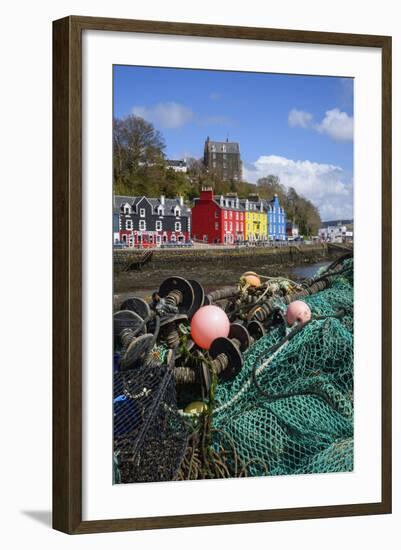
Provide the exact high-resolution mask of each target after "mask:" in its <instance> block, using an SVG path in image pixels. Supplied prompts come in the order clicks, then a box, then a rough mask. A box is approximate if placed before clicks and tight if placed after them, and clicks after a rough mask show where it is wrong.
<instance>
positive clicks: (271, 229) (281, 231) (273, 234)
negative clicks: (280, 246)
mask: <svg viewBox="0 0 401 550" xmlns="http://www.w3.org/2000/svg"><path fill="white" fill-rule="evenodd" d="M265 209H266V212H267V234H268V238H269V240H271V241H285V240H286V239H287V232H286V223H287V220H286V214H285V211H284V208H283V207H282V206H280V201H279V200H278V196H277V195H274V198H273V199H272V200H271V201H265Z"/></svg>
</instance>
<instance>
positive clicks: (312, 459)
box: [212, 259, 353, 476]
mask: <svg viewBox="0 0 401 550" xmlns="http://www.w3.org/2000/svg"><path fill="white" fill-rule="evenodd" d="M352 268H353V260H352V259H350V260H346V261H345V262H344V263H343V266H342V269H341V271H340V272H339V273H338V275H336V276H335V278H334V279H333V280H332V283H331V286H330V287H329V288H327V289H326V290H323V291H321V292H318V293H316V294H314V295H311V296H308V297H306V298H304V301H305V302H307V303H308V305H309V306H310V308H311V311H312V314H313V320H312V321H311V322H310V323H308V324H307V325H305V327H304V328H303V329H302V330H300V331H299V332H298V333H297V334H296V335H295V336H294V337H293V338H291V339H287V340H286V339H285V327H282V326H279V327H277V328H274V329H273V330H271V331H270V332H269V333H268V334H267V335H265V336H264V337H263V338H261V339H260V340H259V341H258V342H256V343H255V344H254V345H253V346H252V347H251V348H250V349H249V350H248V351H247V352H246V353H245V362H244V367H243V369H242V370H241V372H240V373H239V374H238V376H237V377H236V378H235V379H234V380H233V381H231V382H225V383H220V384H218V385H217V386H216V389H215V403H214V410H213V413H212V427H213V428H214V429H215V430H216V435H215V436H214V437H213V440H212V445H213V448H214V450H215V451H216V452H217V453H224V455H225V456H228V460H232V461H234V460H238V459H239V460H240V461H241V462H242V463H244V464H247V465H248V470H249V475H254V476H257V475H265V474H266V470H267V473H268V475H286V474H298V473H303V474H306V473H323V472H339V471H341V472H344V471H351V470H352V469H353V275H352V273H353V270H352ZM319 275H320V274H318V275H317V277H318V276H319ZM317 277H316V278H317ZM281 342H282V343H281ZM280 343H281V344H280ZM277 344H279V346H278V349H276V347H275V346H276V345H277ZM212 433H213V432H212Z"/></svg>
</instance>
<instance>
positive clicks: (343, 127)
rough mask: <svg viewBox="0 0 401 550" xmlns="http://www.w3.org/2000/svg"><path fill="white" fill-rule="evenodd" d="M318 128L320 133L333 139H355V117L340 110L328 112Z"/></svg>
mask: <svg viewBox="0 0 401 550" xmlns="http://www.w3.org/2000/svg"><path fill="white" fill-rule="evenodd" d="M316 128H317V130H318V132H321V133H323V134H327V135H329V136H330V137H332V138H333V139H337V140H352V139H353V138H354V119H353V117H352V116H348V115H347V113H345V112H344V111H340V110H339V109H332V110H331V111H326V116H325V117H324V119H323V120H322V122H321V123H320V124H318V125H317V127H316Z"/></svg>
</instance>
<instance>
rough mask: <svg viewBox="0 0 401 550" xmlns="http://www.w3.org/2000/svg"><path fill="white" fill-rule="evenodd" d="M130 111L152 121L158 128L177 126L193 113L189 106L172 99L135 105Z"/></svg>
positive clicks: (192, 115) (189, 119) (190, 117)
mask: <svg viewBox="0 0 401 550" xmlns="http://www.w3.org/2000/svg"><path fill="white" fill-rule="evenodd" d="M132 112H133V114H134V115H136V116H140V117H142V118H144V119H145V120H148V121H149V122H153V123H154V124H155V125H156V126H158V127H159V128H179V127H181V126H184V125H185V124H187V123H188V122H190V121H191V120H192V119H193V118H194V113H193V112H192V110H191V109H190V108H189V107H186V106H185V105H181V104H180V103H175V102H174V101H167V102H165V103H156V104H155V105H153V106H151V107H144V106H142V105H137V106H135V107H134V108H133V109H132Z"/></svg>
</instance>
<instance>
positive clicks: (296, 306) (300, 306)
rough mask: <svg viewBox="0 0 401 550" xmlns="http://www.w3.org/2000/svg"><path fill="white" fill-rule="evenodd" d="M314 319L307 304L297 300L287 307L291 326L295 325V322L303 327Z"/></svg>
mask: <svg viewBox="0 0 401 550" xmlns="http://www.w3.org/2000/svg"><path fill="white" fill-rule="evenodd" d="M311 318H312V312H311V310H310V307H309V306H308V304H306V303H305V302H302V301H301V300H295V302H292V303H291V304H290V305H289V306H288V307H287V313H286V319H287V323H288V324H289V326H291V325H293V324H294V323H295V322H297V323H299V324H300V325H303V324H304V323H307V322H308V321H310V320H311Z"/></svg>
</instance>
